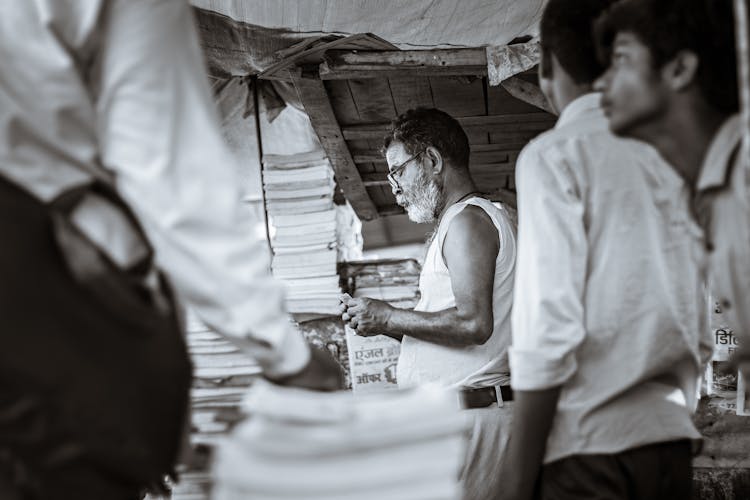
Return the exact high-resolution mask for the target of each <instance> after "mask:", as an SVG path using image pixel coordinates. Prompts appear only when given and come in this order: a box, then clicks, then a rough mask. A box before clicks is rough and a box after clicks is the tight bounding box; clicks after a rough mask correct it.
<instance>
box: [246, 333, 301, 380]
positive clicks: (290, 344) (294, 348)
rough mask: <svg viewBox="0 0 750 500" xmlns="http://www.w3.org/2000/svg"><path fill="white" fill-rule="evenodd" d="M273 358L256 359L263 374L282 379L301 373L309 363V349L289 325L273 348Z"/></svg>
mask: <svg viewBox="0 0 750 500" xmlns="http://www.w3.org/2000/svg"><path fill="white" fill-rule="evenodd" d="M274 354H275V355H274V356H271V357H269V358H265V359H264V357H262V356H259V357H258V361H259V362H260V364H261V366H262V367H263V372H264V373H265V374H266V375H267V376H269V377H273V378H282V377H286V376H288V375H292V374H295V373H297V372H300V371H302V369H303V368H305V366H306V365H307V363H309V362H310V347H309V345H308V344H307V342H306V341H305V338H304V337H303V336H302V333H300V332H299V331H298V330H296V329H295V328H293V327H291V325H290V326H289V327H288V328H287V330H286V332H284V335H283V337H282V340H281V342H279V343H278V344H277V345H276V346H275V347H274Z"/></svg>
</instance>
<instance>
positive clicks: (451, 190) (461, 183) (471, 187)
mask: <svg viewBox="0 0 750 500" xmlns="http://www.w3.org/2000/svg"><path fill="white" fill-rule="evenodd" d="M443 192H444V193H445V205H444V206H443V209H442V210H441V211H440V219H442V218H443V214H444V213H445V211H446V210H448V207H450V206H451V205H453V204H455V203H458V202H459V201H461V200H462V199H464V198H466V197H467V195H469V194H471V193H478V192H479V190H478V189H477V186H476V184H474V181H472V180H471V179H470V178H468V179H467V178H466V177H465V176H462V175H448V176H446V178H445V179H444V182H443Z"/></svg>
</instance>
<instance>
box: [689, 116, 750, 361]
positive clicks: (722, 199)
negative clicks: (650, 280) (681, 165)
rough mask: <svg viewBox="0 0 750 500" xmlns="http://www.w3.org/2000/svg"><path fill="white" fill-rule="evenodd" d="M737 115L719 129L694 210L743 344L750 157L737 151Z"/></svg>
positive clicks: (749, 320)
mask: <svg viewBox="0 0 750 500" xmlns="http://www.w3.org/2000/svg"><path fill="white" fill-rule="evenodd" d="M741 136H742V124H741V121H740V117H739V115H734V116H732V117H730V118H728V119H727V120H726V121H725V122H724V123H723V124H722V126H721V127H720V128H719V130H718V131H717V133H716V135H715V136H714V138H713V140H712V141H711V145H710V146H709V149H708V151H707V152H706V156H705V158H704V161H703V165H702V168H701V172H700V175H699V177H698V183H697V186H696V187H697V195H696V210H695V211H696V213H697V215H698V218H699V219H701V222H702V225H703V226H704V229H705V231H706V238H707V246H708V248H709V250H710V251H709V258H708V261H709V274H710V278H711V279H710V283H711V289H712V292H713V294H714V296H715V297H716V300H717V301H718V303H719V305H720V307H721V310H722V315H723V316H724V318H725V319H726V321H727V324H728V325H729V326H730V327H731V328H732V329H733V330H734V331H735V332H736V333H737V334H738V337H739V338H740V339H741V342H742V345H743V347H745V348H746V349H747V348H748V347H749V346H748V343H749V342H750V162H749V161H748V158H747V154H748V153H747V152H745V153H744V154H743V153H741V148H740V143H741Z"/></svg>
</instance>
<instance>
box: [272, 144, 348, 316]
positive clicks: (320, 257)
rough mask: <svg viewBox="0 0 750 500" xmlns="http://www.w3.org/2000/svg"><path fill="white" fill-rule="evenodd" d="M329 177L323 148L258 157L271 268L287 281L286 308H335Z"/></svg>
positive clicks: (334, 225) (298, 310)
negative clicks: (268, 236)
mask: <svg viewBox="0 0 750 500" xmlns="http://www.w3.org/2000/svg"><path fill="white" fill-rule="evenodd" d="M334 189H335V181H334V179H333V170H332V169H331V166H330V164H329V162H328V159H327V158H326V156H325V152H324V151H313V152H311V153H301V154H294V155H265V156H264V157H263V190H264V193H265V199H266V211H267V213H268V215H269V219H270V220H269V223H270V226H271V227H272V229H271V248H272V250H273V259H272V261H271V270H272V272H273V275H274V276H275V277H276V278H279V279H280V280H282V281H283V282H284V283H286V285H287V309H288V310H289V312H291V313H320V314H336V313H337V312H338V303H339V295H340V293H341V289H340V287H339V278H338V275H337V273H336V262H337V260H338V249H337V222H336V219H337V216H336V214H337V212H336V209H335V207H334V204H333V193H334Z"/></svg>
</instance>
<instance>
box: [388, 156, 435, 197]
mask: <svg viewBox="0 0 750 500" xmlns="http://www.w3.org/2000/svg"><path fill="white" fill-rule="evenodd" d="M425 151H426V150H425V149H423V150H421V151H420V152H419V153H417V154H415V155H414V156H412V157H411V158H409V159H408V160H406V161H404V162H403V163H401V164H400V165H396V166H395V167H394V168H392V169H391V170H390V171H389V172H388V174H387V175H386V178H387V179H388V182H390V183H391V184H393V185H395V186H396V187H397V188H398V189H401V186H399V185H398V181H397V180H396V175H398V176H399V177H401V171H402V170H403V169H405V168H406V165H408V164H409V162H411V161H414V160H416V159H417V158H418V157H419V155H421V154H422V153H424V152H425Z"/></svg>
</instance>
